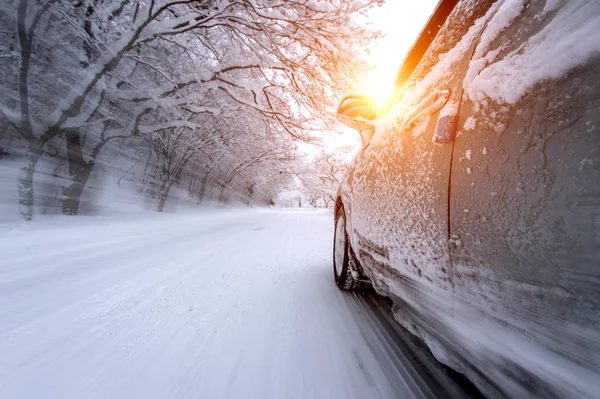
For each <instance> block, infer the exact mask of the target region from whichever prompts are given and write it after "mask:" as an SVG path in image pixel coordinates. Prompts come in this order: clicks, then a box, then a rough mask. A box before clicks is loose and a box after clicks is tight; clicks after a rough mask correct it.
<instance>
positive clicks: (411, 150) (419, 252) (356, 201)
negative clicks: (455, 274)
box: [344, 2, 491, 300]
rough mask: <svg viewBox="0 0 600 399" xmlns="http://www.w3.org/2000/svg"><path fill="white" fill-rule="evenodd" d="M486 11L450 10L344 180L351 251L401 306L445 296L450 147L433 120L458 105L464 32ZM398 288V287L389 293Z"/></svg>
mask: <svg viewBox="0 0 600 399" xmlns="http://www.w3.org/2000/svg"><path fill="white" fill-rule="evenodd" d="M490 3H491V2H480V5H479V6H476V7H473V5H472V4H471V3H469V2H461V3H459V4H458V5H457V6H456V7H455V8H454V10H453V11H452V13H451V14H450V16H449V17H448V19H447V21H446V23H445V24H444V26H443V27H442V28H441V30H440V32H439V33H438V34H437V36H436V38H435V40H434V41H433V43H431V45H430V46H429V48H428V50H427V51H426V52H425V54H424V55H423V58H422V59H421V61H420V63H419V64H418V66H417V67H416V69H415V70H414V72H413V74H412V76H411V78H410V79H409V80H408V81H407V83H406V84H405V85H404V87H403V88H402V90H400V91H399V92H398V93H397V97H398V99H397V101H396V104H395V105H394V106H392V107H391V110H390V111H389V113H388V114H386V115H385V116H383V117H381V118H379V119H378V120H377V122H376V131H375V134H374V135H373V137H372V139H371V141H370V144H369V146H368V147H367V148H366V149H364V150H363V151H362V152H361V153H360V154H359V155H358V158H357V159H356V161H355V163H354V167H353V170H352V171H351V174H350V176H349V186H350V190H348V192H349V193H350V194H349V197H350V198H347V199H345V200H344V205H345V206H346V208H347V209H346V210H347V213H348V214H349V217H348V219H349V221H348V227H349V229H350V234H349V236H350V239H351V244H352V248H353V249H354V251H355V255H356V256H357V258H358V260H359V262H360V263H361V265H363V267H364V268H365V269H366V272H367V274H369V277H370V278H371V280H372V281H373V283H374V285H375V287H376V288H377V289H378V290H379V291H380V292H384V293H386V294H387V295H391V296H394V295H399V296H403V297H404V298H403V300H408V299H409V297H412V299H415V298H416V296H418V295H419V294H422V293H429V292H433V291H435V290H439V289H442V290H447V291H451V290H452V284H453V283H452V270H451V264H450V257H449V253H448V243H447V238H448V187H449V176H450V165H451V157H452V142H451V141H449V142H447V143H445V144H442V145H438V144H435V143H434V135H435V134H436V129H437V127H438V120H439V119H440V115H444V114H451V113H452V111H453V110H455V109H456V107H455V105H456V103H457V101H459V100H460V96H459V91H458V90H457V88H458V87H460V86H461V85H462V78H463V77H464V73H463V72H464V71H465V70H466V67H467V66H468V63H466V62H465V54H467V53H468V51H469V48H470V44H471V43H473V42H474V40H475V38H476V32H475V30H476V29H470V28H472V25H473V24H474V21H475V20H476V19H477V18H478V17H480V16H481V15H483V14H484V13H485V11H486V10H487V8H489V6H490ZM459 43H462V44H461V45H458V44H459ZM442 56H443V57H444V58H443V59H442ZM440 59H442V61H440ZM446 100H447V101H446ZM442 106H443V107H442ZM442 130H443V129H442ZM437 131H438V132H439V129H438V130H437ZM348 208H350V209H348ZM407 282H410V284H403V283H407ZM398 284H401V285H403V287H402V288H397V289H393V290H390V285H393V286H398ZM409 287H410V288H412V289H413V291H412V293H410V294H409V293H408V291H407V289H408V288H409Z"/></svg>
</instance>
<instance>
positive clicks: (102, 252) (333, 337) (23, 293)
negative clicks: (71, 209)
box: [0, 210, 464, 399]
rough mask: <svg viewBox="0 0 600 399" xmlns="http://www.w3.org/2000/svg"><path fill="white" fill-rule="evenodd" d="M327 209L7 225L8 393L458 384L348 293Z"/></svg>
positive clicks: (291, 390) (171, 394) (327, 393)
mask: <svg viewBox="0 0 600 399" xmlns="http://www.w3.org/2000/svg"><path fill="white" fill-rule="evenodd" d="M331 237H332V214H331V212H325V211H307V212H301V211H256V210H250V211H220V212H214V213H212V214H208V213H203V214H198V215H150V216H147V217H145V218H143V219H139V218H138V219H131V218H130V219H117V218H113V219H107V218H83V217H82V218H73V219H60V220H58V221H41V222H34V224H29V225H21V226H19V227H17V228H13V229H4V231H1V232H0V250H1V252H2V257H1V259H0V398H4V399H12V398H20V399H22V398H61V399H66V398H77V399H79V398H379V397H381V398H399V397H401V398H410V397H435V396H440V395H441V393H442V392H446V393H445V394H444V395H443V396H445V397H450V396H462V395H463V394H464V393H463V392H462V391H461V389H460V388H459V387H458V386H457V384H456V383H455V382H454V381H453V380H452V379H451V378H450V377H449V376H448V374H447V373H446V372H445V371H444V369H443V368H442V367H440V366H439V364H437V363H436V362H435V361H432V358H431V355H429V354H428V353H427V351H425V350H423V349H422V347H421V346H420V345H419V343H418V342H415V341H414V339H413V338H412V337H410V336H409V335H407V334H405V333H403V332H402V330H401V329H399V328H397V326H396V325H395V324H394V323H389V322H388V319H387V318H386V316H385V313H384V312H383V311H381V310H380V308H379V306H378V304H379V303H380V302H381V300H380V299H379V298H378V297H376V296H374V295H370V296H367V297H361V296H357V295H355V294H347V293H342V292H341V291H339V290H338V289H337V288H336V287H335V286H334V284H333V282H332V276H331V273H332V272H331V252H332V251H331V242H332V238H331Z"/></svg>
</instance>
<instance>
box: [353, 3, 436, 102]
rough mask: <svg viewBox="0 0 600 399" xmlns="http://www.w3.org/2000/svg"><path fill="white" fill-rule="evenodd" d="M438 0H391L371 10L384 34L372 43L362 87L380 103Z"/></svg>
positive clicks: (384, 99) (386, 95)
mask: <svg viewBox="0 0 600 399" xmlns="http://www.w3.org/2000/svg"><path fill="white" fill-rule="evenodd" d="M437 3H438V0H420V1H418V2H409V1H406V0H388V1H387V2H386V3H384V5H383V6H381V7H376V8H375V9H373V11H371V15H370V17H371V19H372V21H373V24H374V27H375V28H376V29H378V30H380V31H381V32H382V33H383V35H384V36H383V37H382V38H381V39H379V40H377V41H376V42H374V43H373V45H372V46H371V47H370V56H369V63H370V65H371V67H372V69H371V70H370V71H369V73H368V75H367V77H366V79H365V81H364V83H363V87H362V90H363V91H365V92H366V93H367V94H369V95H370V96H372V97H373V98H375V99H376V100H377V106H378V107H381V106H382V105H383V103H384V102H385V101H386V99H387V98H388V96H389V95H390V94H391V91H392V89H393V86H394V81H395V80H396V75H397V74H398V71H399V69H400V66H401V63H402V61H403V60H404V57H405V56H406V53H407V52H408V50H409V49H410V47H411V46H412V44H413V42H414V41H415V39H416V38H417V36H418V35H419V33H420V32H421V29H422V28H423V26H425V23H426V22H427V20H428V19H429V16H430V15H431V13H432V12H433V10H434V9H435V6H436V5H437Z"/></svg>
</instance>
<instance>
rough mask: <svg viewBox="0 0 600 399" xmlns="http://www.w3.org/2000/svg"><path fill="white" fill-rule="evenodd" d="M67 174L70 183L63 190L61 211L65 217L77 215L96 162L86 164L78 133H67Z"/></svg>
mask: <svg viewBox="0 0 600 399" xmlns="http://www.w3.org/2000/svg"><path fill="white" fill-rule="evenodd" d="M66 138H67V140H66V141H67V160H68V161H69V164H68V168H67V173H68V176H69V179H70V181H69V183H68V185H67V186H66V187H65V186H63V187H62V189H61V200H60V202H61V210H62V213H63V215H77V214H78V212H79V205H80V203H81V194H83V189H84V188H85V186H86V185H87V182H88V180H89V178H90V174H91V172H92V169H93V168H94V160H91V161H89V162H86V161H85V159H84V158H83V152H82V149H81V136H80V135H79V133H77V132H69V133H67V137H66Z"/></svg>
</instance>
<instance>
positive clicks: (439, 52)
mask: <svg viewBox="0 0 600 399" xmlns="http://www.w3.org/2000/svg"><path fill="white" fill-rule="evenodd" d="M492 4H493V1H492V0H486V1H461V2H459V3H458V4H457V5H456V7H455V8H454V10H453V11H452V13H451V14H450V16H449V17H448V19H447V20H446V23H445V24H444V26H443V27H442V29H441V30H440V32H439V33H438V34H437V36H436V38H435V40H434V41H433V42H432V43H431V45H430V46H429V48H428V49H427V51H426V52H425V54H424V56H423V58H422V59H421V61H420V62H419V64H418V65H417V67H416V68H415V70H414V71H413V73H412V74H411V76H410V78H409V79H408V80H407V81H406V83H405V84H404V85H403V87H402V88H401V89H400V90H397V91H396V93H395V94H394V97H393V98H392V100H391V101H390V103H389V106H391V105H394V104H396V103H397V102H399V101H400V100H401V99H402V97H403V94H404V93H406V92H407V91H408V90H410V89H411V88H413V87H414V86H415V85H416V84H417V83H418V82H419V81H421V80H422V79H423V78H424V77H425V76H426V75H427V74H428V73H429V72H431V70H432V68H433V67H434V66H435V65H436V64H437V63H438V62H439V61H440V59H441V58H443V56H444V54H446V53H448V52H449V51H450V50H452V49H453V48H454V47H455V46H456V45H457V44H458V42H459V41H460V40H461V39H462V38H463V37H464V36H465V34H466V33H467V32H468V30H469V28H470V27H471V26H472V25H473V24H474V23H475V21H476V20H477V19H478V18H480V17H482V16H483V15H485V13H486V12H487V11H488V9H489V8H490V6H491V5H492Z"/></svg>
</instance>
